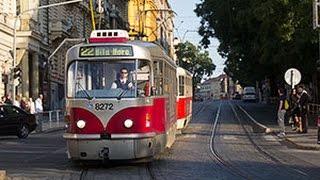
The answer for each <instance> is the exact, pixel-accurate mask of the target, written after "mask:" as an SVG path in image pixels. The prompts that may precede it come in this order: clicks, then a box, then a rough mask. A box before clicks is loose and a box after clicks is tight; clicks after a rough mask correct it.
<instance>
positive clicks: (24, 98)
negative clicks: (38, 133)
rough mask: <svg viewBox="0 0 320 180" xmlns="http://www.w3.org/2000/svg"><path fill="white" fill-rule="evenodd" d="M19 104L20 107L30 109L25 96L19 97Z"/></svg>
mask: <svg viewBox="0 0 320 180" xmlns="http://www.w3.org/2000/svg"><path fill="white" fill-rule="evenodd" d="M20 106H21V109H23V110H25V111H27V112H29V111H30V109H29V104H28V102H27V98H26V97H22V98H21V101H20Z"/></svg>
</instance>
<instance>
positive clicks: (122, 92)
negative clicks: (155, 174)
mask: <svg viewBox="0 0 320 180" xmlns="http://www.w3.org/2000/svg"><path fill="white" fill-rule="evenodd" d="M128 91H129V89H124V90H122V91H121V93H120V94H119V96H118V97H117V99H118V100H121V98H122V97H123V96H124V95H125V94H127V92H128Z"/></svg>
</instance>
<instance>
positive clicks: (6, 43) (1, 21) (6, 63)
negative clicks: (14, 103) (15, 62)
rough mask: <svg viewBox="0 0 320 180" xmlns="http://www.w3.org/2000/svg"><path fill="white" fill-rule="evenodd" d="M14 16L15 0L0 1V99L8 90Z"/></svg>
mask: <svg viewBox="0 0 320 180" xmlns="http://www.w3.org/2000/svg"><path fill="white" fill-rule="evenodd" d="M15 14H16V1H15V0H0V37H1V41H0V97H2V96H4V95H5V94H6V93H7V92H8V91H9V90H10V86H9V84H8V83H9V81H8V78H9V76H10V68H11V66H12V55H11V54H10V50H12V46H13V23H14V17H15Z"/></svg>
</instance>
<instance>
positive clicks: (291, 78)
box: [290, 70, 294, 89]
mask: <svg viewBox="0 0 320 180" xmlns="http://www.w3.org/2000/svg"><path fill="white" fill-rule="evenodd" d="M290 83H291V89H293V88H294V85H293V70H292V71H291V75H290Z"/></svg>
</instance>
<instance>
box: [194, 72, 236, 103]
mask: <svg viewBox="0 0 320 180" xmlns="http://www.w3.org/2000/svg"><path fill="white" fill-rule="evenodd" d="M239 91H241V87H240V86H239V85H238V84H236V83H234V82H233V81H232V79H231V78H230V77H229V76H228V75H226V74H221V75H219V76H218V77H215V78H210V79H208V80H206V81H204V82H203V83H201V85H200V90H199V93H198V95H199V96H201V97H202V98H203V99H228V98H231V95H233V94H234V93H235V92H239Z"/></svg>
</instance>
